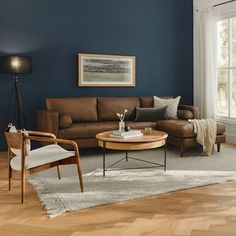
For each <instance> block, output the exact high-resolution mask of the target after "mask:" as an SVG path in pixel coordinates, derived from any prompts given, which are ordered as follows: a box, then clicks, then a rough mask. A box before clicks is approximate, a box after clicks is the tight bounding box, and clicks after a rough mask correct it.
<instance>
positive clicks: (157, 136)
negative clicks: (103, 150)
mask: <svg viewBox="0 0 236 236" xmlns="http://www.w3.org/2000/svg"><path fill="white" fill-rule="evenodd" d="M142 132H144V135H143V136H142V137H133V138H124V139H121V138H112V137H110V134H111V133H112V131H107V132H102V133H98V134H97V135H96V138H97V139H98V140H101V141H105V142H115V143H146V142H156V141H160V140H163V139H166V138H167V137H168V134H167V133H165V132H162V131H157V130H152V132H151V134H145V131H144V130H142Z"/></svg>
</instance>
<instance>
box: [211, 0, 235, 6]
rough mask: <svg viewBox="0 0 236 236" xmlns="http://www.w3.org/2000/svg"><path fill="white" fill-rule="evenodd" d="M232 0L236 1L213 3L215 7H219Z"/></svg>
mask: <svg viewBox="0 0 236 236" xmlns="http://www.w3.org/2000/svg"><path fill="white" fill-rule="evenodd" d="M230 2H235V0H230V1H227V2H222V3H219V4H216V5H213V7H218V6H221V5H224V4H227V3H230Z"/></svg>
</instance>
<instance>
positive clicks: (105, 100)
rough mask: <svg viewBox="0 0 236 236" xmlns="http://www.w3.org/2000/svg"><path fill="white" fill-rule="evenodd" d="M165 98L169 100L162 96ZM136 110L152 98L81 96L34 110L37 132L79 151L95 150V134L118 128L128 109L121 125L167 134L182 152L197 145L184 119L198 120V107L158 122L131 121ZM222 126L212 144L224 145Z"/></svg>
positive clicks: (51, 100) (180, 110)
mask: <svg viewBox="0 0 236 236" xmlns="http://www.w3.org/2000/svg"><path fill="white" fill-rule="evenodd" d="M166 98H169V97H166ZM136 107H153V97H152V96H144V97H81V98H48V99H46V109H45V110H38V111H37V118H38V119H37V123H38V129H39V130H40V131H46V132H51V133H53V134H55V135H56V136H57V137H58V138H63V139H71V140H74V141H76V142H77V143H78V146H79V148H91V147H97V140H96V138H95V136H96V134H97V133H99V132H103V131H108V130H115V129H118V117H117V116H116V113H117V112H119V113H120V112H123V110H124V109H127V110H128V113H127V114H126V119H125V122H126V124H127V125H128V126H130V127H131V128H133V129H144V128H145V127H151V128H153V129H157V130H161V131H165V132H166V133H168V135H169V137H168V143H170V144H174V145H177V146H178V147H180V155H181V156H183V153H184V149H186V148H190V147H195V146H199V144H198V142H197V141H196V134H195V133H194V132H193V125H192V124H191V123H189V122H188V121H187V120H188V119H194V118H195V119H198V118H199V112H198V108H196V107H193V106H186V105H179V107H178V119H177V120H158V121H146V122H135V121H134V119H135V114H136ZM224 132H225V127H224V125H222V124H217V138H216V144H217V147H218V151H220V144H221V143H224V142H225V135H224Z"/></svg>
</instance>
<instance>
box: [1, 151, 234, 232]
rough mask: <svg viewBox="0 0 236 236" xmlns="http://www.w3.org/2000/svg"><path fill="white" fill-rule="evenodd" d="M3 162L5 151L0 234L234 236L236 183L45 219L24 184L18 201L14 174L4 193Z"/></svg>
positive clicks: (42, 209)
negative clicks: (22, 196)
mask: <svg viewBox="0 0 236 236" xmlns="http://www.w3.org/2000/svg"><path fill="white" fill-rule="evenodd" d="M235 158H236V157H235ZM6 166H7V162H6V154H5V153H1V154H0V235H1V236H15V235H16V236H27V235H31V236H32V235H33V236H39V235H40V236H44V235H45V236H46V235H47V236H51V235H56V236H69V235H70V236H87V235H96V236H100V235H102V236H104V235H109V236H110V235H112V236H113V235H118V236H123V235H124V236H126V235H128V236H136V235H143V236H147V235H161V236H170V235H174V236H187V235H189V236H226V235H228V236H233V235H234V236H235V235H236V181H232V182H227V183H223V184H217V185H212V186H207V187H201V188H196V189H190V190H185V191H179V192H175V193H169V194H164V195H162V196H159V197H149V198H144V199H140V200H133V201H127V202H124V203H120V204H114V205H110V206H101V207H95V208H91V209H86V210H81V211H78V212H73V213H68V214H64V215H62V216H59V217H56V218H53V219H49V218H48V217H47V216H46V214H45V211H44V208H43V207H42V206H41V204H40V202H39V200H38V198H37V196H36V194H35V192H34V190H33V189H32V188H31V187H30V186H29V185H28V184H27V187H26V203H25V204H24V205H21V204H20V203H19V202H20V195H19V193H20V192H19V191H20V182H19V176H17V175H13V178H14V181H13V186H12V188H13V190H12V191H11V192H9V191H7V180H6V176H7V169H6Z"/></svg>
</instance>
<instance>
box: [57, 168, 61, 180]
mask: <svg viewBox="0 0 236 236" xmlns="http://www.w3.org/2000/svg"><path fill="white" fill-rule="evenodd" d="M57 176H58V179H61V173H60V168H59V165H57Z"/></svg>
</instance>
